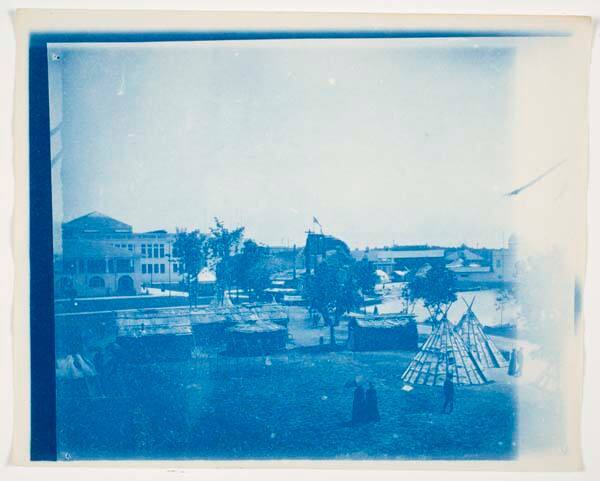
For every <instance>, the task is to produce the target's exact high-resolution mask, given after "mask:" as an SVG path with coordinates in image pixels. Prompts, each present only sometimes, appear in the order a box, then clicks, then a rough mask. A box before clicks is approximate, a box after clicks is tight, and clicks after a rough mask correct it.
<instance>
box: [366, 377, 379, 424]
mask: <svg viewBox="0 0 600 481" xmlns="http://www.w3.org/2000/svg"><path fill="white" fill-rule="evenodd" d="M365 413H366V420H367V421H379V419H380V418H379V406H378V403H377V391H375V386H373V383H372V382H369V389H367V391H366V393H365Z"/></svg>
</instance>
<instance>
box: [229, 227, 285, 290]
mask: <svg viewBox="0 0 600 481" xmlns="http://www.w3.org/2000/svg"><path fill="white" fill-rule="evenodd" d="M232 265H233V273H234V282H235V283H236V285H237V286H238V287H241V288H242V289H244V291H246V292H248V293H249V294H250V296H251V297H252V298H257V297H261V296H262V294H263V292H264V291H265V289H267V288H268V287H270V286H271V275H272V273H273V272H274V268H275V265H274V263H273V259H272V258H270V256H269V250H268V248H266V247H263V246H260V245H258V244H257V243H256V242H254V241H253V240H252V239H247V240H245V241H244V244H243V246H242V249H241V252H240V253H239V254H237V255H235V256H234V257H233V258H232Z"/></svg>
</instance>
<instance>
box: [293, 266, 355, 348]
mask: <svg viewBox="0 0 600 481" xmlns="http://www.w3.org/2000/svg"><path fill="white" fill-rule="evenodd" d="M352 268H353V265H352V263H349V262H348V258H347V257H346V256H339V255H338V256H332V257H331V258H329V259H327V260H325V261H323V262H321V263H319V264H317V266H316V267H315V269H314V274H309V275H308V276H307V277H306V278H305V282H304V297H305V298H306V299H307V301H308V304H309V308H310V309H311V310H312V309H314V310H316V311H317V312H319V314H321V316H322V317H323V320H324V321H325V324H326V325H327V326H329V342H330V344H331V345H335V326H337V325H338V324H339V321H340V319H341V317H342V315H344V314H345V313H346V312H349V311H350V310H352V309H354V308H356V307H357V306H359V305H360V302H361V299H360V295H359V289H358V286H357V283H356V279H355V278H354V276H353V269H352Z"/></svg>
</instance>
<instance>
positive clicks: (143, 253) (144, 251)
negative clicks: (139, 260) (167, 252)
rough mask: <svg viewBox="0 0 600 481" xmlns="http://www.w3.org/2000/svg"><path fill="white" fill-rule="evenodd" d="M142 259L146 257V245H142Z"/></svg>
mask: <svg viewBox="0 0 600 481" xmlns="http://www.w3.org/2000/svg"><path fill="white" fill-rule="evenodd" d="M142 257H146V244H142Z"/></svg>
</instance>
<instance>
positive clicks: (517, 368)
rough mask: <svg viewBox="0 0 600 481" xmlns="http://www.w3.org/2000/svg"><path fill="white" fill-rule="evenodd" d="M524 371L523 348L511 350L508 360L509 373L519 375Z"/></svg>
mask: <svg viewBox="0 0 600 481" xmlns="http://www.w3.org/2000/svg"><path fill="white" fill-rule="evenodd" d="M522 371H523V348H519V349H514V348H513V350H512V351H510V360H509V361H508V375H509V376H515V377H519V376H520V375H521V372H522Z"/></svg>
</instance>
